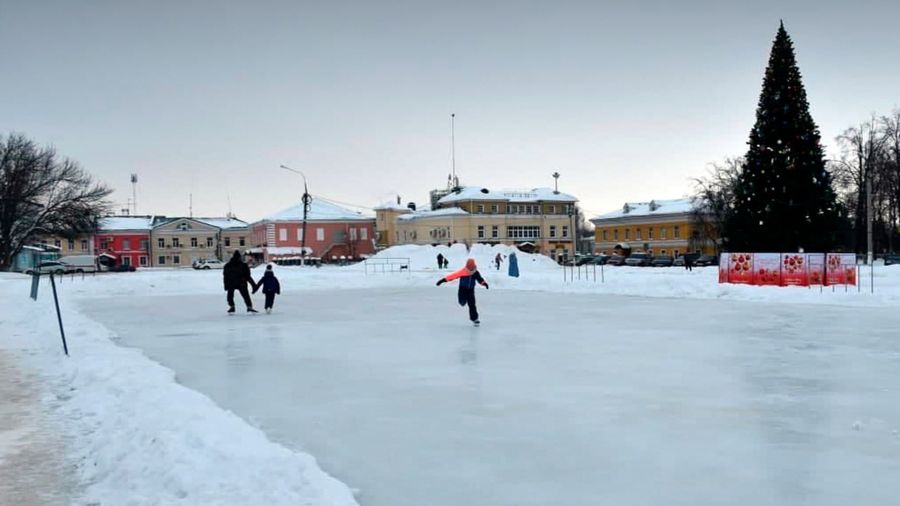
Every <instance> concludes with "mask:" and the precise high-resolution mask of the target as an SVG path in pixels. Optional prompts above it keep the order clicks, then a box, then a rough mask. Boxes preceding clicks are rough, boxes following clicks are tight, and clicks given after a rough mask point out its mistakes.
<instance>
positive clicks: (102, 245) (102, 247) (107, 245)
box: [56, 239, 109, 251]
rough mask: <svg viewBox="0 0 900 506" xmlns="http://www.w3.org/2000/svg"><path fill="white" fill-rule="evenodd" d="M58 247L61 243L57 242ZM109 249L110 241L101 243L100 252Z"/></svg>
mask: <svg viewBox="0 0 900 506" xmlns="http://www.w3.org/2000/svg"><path fill="white" fill-rule="evenodd" d="M56 247H57V248H58V247H59V241H56ZM108 249H109V239H103V240H102V241H100V250H101V251H106V250H108Z"/></svg>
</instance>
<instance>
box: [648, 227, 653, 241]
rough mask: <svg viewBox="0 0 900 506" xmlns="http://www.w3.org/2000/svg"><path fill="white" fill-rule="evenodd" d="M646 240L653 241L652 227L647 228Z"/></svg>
mask: <svg viewBox="0 0 900 506" xmlns="http://www.w3.org/2000/svg"><path fill="white" fill-rule="evenodd" d="M647 240H648V241H652V240H653V227H649V228H647Z"/></svg>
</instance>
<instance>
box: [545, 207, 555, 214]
mask: <svg viewBox="0 0 900 506" xmlns="http://www.w3.org/2000/svg"><path fill="white" fill-rule="evenodd" d="M547 214H556V206H555V205H553V206H550V207H549V208H548V211H547Z"/></svg>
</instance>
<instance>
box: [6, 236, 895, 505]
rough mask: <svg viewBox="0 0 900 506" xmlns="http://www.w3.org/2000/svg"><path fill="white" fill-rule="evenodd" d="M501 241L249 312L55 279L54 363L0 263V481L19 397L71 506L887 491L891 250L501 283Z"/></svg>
mask: <svg viewBox="0 0 900 506" xmlns="http://www.w3.org/2000/svg"><path fill="white" fill-rule="evenodd" d="M438 251H440V252H442V253H443V254H444V255H447V256H449V258H450V260H451V269H455V268H456V267H458V266H459V265H461V264H462V262H463V261H464V259H465V258H466V257H467V256H468V255H469V254H471V255H472V256H474V257H475V258H476V259H477V260H478V262H479V264H480V265H481V266H482V272H483V274H484V275H485V277H486V278H487V280H488V282H489V283H491V289H490V290H489V291H484V290H481V289H479V292H478V298H479V306H480V310H481V312H482V316H483V318H482V319H483V321H484V326H482V327H481V328H479V329H474V328H472V327H471V326H470V325H469V324H468V322H467V321H466V318H465V310H463V309H461V308H459V307H458V306H456V305H455V287H454V286H452V285H445V286H442V287H440V288H437V287H434V281H436V280H437V279H438V277H439V276H440V275H439V274H438V273H437V270H436V269H435V264H436V262H435V260H434V257H435V255H436V254H437V252H438ZM497 251H501V252H504V253H508V252H509V250H508V249H505V248H488V247H480V246H476V247H474V248H473V250H472V252H471V253H467V252H466V251H465V249H464V248H463V247H462V246H461V245H457V246H454V247H453V248H439V249H434V248H424V247H402V248H393V249H391V250H389V251H387V252H384V253H382V254H380V255H379V257H392V258H398V257H400V258H409V259H410V262H411V269H409V271H411V272H409V271H407V270H404V271H402V272H398V273H394V274H372V272H371V271H372V267H373V266H372V265H370V266H369V268H366V267H364V266H362V265H356V266H350V267H346V268H333V267H323V268H321V269H314V268H286V267H284V268H278V267H277V268H276V271H277V273H278V275H279V277H280V278H281V280H282V284H283V287H284V295H283V296H282V297H281V298H279V300H278V301H277V302H276V310H277V311H276V314H273V315H258V316H247V315H246V314H238V315H236V316H233V317H228V316H225V315H224V294H223V292H222V291H221V273H219V272H217V271H212V272H197V271H175V270H145V271H140V272H137V273H132V274H115V275H97V276H87V277H86V278H85V279H83V280H82V279H80V278H78V279H76V280H70V279H66V280H65V281H64V282H63V283H62V284H61V286H60V291H61V297H62V305H63V309H64V315H63V316H64V319H65V322H66V326H67V329H68V332H69V345H70V350H71V351H72V356H71V357H70V358H68V359H66V358H65V357H62V356H61V355H62V354H61V350H60V344H59V337H58V333H57V329H56V322H55V319H54V317H53V313H52V299H51V298H50V292H49V286H42V293H41V296H40V298H39V300H38V301H37V302H32V301H30V300H28V299H27V292H28V280H27V279H26V278H24V277H23V276H19V275H13V274H8V275H0V354H2V355H0V363H6V364H10V365H9V366H8V369H9V370H12V369H11V368H13V367H14V368H15V371H17V372H15V373H12V374H16V375H18V374H24V375H25V376H27V377H28V378H29V382H28V387H27V388H24V387H23V388H24V390H23V388H19V389H16V390H15V391H16V392H19V391H23V392H27V395H26V394H21V395H20V399H19V400H18V401H16V403H17V404H15V405H16V406H17V407H16V409H15V410H5V411H4V410H3V409H2V408H0V478H3V477H5V476H4V475H3V471H4V469H9V466H6V467H4V462H9V461H11V459H13V458H15V457H16V455H22V453H23V452H22V449H23V448H24V449H26V450H31V449H35V451H37V450H42V451H45V450H46V449H47V445H46V444H44V445H43V446H42V445H41V443H40V441H48V439H47V438H44V437H39V438H35V437H31V438H29V437H25V436H23V434H24V433H25V432H29V431H22V430H21V427H22V423H21V422H20V423H18V425H17V424H15V423H7V424H4V420H8V419H9V418H8V417H7V418H4V416H3V415H4V413H7V412H9V411H15V412H17V413H23V412H27V413H30V415H29V416H30V418H29V419H28V420H29V421H28V422H27V425H28V426H29V427H41V429H40V430H39V431H30V432H31V433H37V434H51V435H53V436H54V437H56V438H58V440H59V441H60V444H59V445H57V446H53V447H52V448H59V450H56V451H55V452H54V451H51V452H47V453H46V455H47V456H48V459H47V461H48V462H49V464H48V466H49V470H50V472H46V474H47V475H53V474H54V473H53V472H52V471H53V469H55V468H54V467H53V466H63V467H65V468H66V469H70V470H71V469H74V472H72V476H73V481H72V482H71V483H68V484H66V485H65V486H64V487H62V488H57V489H53V490H50V489H51V488H52V487H51V486H50V485H37V487H38V488H41V487H42V486H43V487H44V488H46V489H47V490H48V493H64V494H69V497H70V498H73V499H72V500H71V501H70V502H72V503H76V504H80V503H90V502H97V503H101V504H211V503H215V504H250V503H255V504H355V500H354V498H353V497H352V495H351V492H350V489H351V488H352V489H354V490H358V495H357V499H358V501H359V503H360V504H363V505H391V506H396V505H404V504H416V505H421V504H429V505H444V504H447V505H451V504H452V505H456V504H484V505H498V504H517V505H520V504H598V503H599V504H613V503H615V504H659V503H662V502H664V503H666V504H698V503H731V504H757V503H767V504H846V503H848V502H850V501H853V502H857V503H861V504H882V503H889V502H890V501H892V500H893V497H894V496H895V495H896V494H897V493H898V492H900V488H898V487H897V486H896V485H895V484H894V481H895V480H894V479H893V478H894V476H896V475H898V472H900V402H898V401H900V388H898V385H900V382H898V380H900V369H897V368H896V367H895V364H896V362H897V359H898V358H900V344H898V343H897V342H896V339H895V337H894V336H895V334H896V331H895V329H896V328H898V324H900V316H898V315H896V314H895V313H896V310H895V307H896V306H897V304H898V303H900V268H893V267H889V268H885V267H879V268H877V269H876V270H875V279H874V280H875V293H874V294H870V293H866V292H857V291H855V289H853V288H851V289H849V290H846V291H844V289H843V288H838V289H836V290H834V291H832V289H831V288H828V289H826V290H821V291H820V290H819V289H818V288H813V289H806V288H772V287H764V288H760V287H742V286H722V285H718V284H717V283H716V270H715V269H714V268H707V269H696V270H695V271H694V272H686V271H684V270H682V269H632V268H607V269H604V271H603V276H602V277H603V278H604V281H605V282H604V283H601V282H600V279H599V278H600V272H599V271H598V272H597V276H598V279H597V281H596V282H594V280H593V271H592V272H591V274H590V276H587V277H583V278H582V279H581V280H578V279H577V275H576V279H575V281H574V282H572V281H563V274H562V271H561V269H560V268H559V267H557V266H555V264H553V263H552V262H550V261H549V260H548V259H545V258H543V257H534V256H531V255H524V254H521V253H519V254H518V257H519V267H520V271H521V274H522V275H521V277H520V278H517V279H513V278H509V277H507V276H505V269H506V264H505V263H504V266H503V271H500V272H497V271H496V270H494V269H493V268H489V267H488V264H489V262H490V260H491V259H492V258H493V256H494V255H495V254H496V252H497ZM372 263H378V260H375V261H373V262H372ZM254 273H255V275H261V270H259V269H257V270H255V272H254ZM864 273H865V272H864ZM582 276H584V272H583V271H582ZM867 288H868V287H867ZM257 303H258V304H259V303H261V296H259V295H257ZM240 309H242V308H241V306H240V303H239V313H240ZM148 357H149V358H148ZM160 364H161V365H160ZM2 369H3V367H0V370H2ZM19 371H21V372H19ZM8 374H10V373H7V375H8ZM3 392H4V393H5V391H3ZM3 402H4V407H6V406H9V405H12V404H11V403H9V402H8V401H7V400H6V399H4V400H3ZM28 406H30V407H28ZM22 419H23V418H22V417H21V416H19V417H18V420H22ZM10 425H11V426H12V427H13V429H9V428H8V426H10ZM16 427H18V432H16ZM35 441H38V442H35ZM310 454H311V455H314V456H315V458H316V459H318V463H317V462H316V460H313V458H312V457H310V456H309V455H310ZM20 458H21V457H20ZM319 464H321V467H322V468H324V469H325V471H326V472H327V473H329V474H330V475H332V476H334V477H336V478H337V480H340V481H337V480H335V479H334V478H331V477H330V476H329V475H328V474H325V473H324V472H322V471H321V470H320V467H319ZM40 471H41V470H40V469H37V470H36V471H35V476H37V477H36V478H35V479H34V480H35V481H33V483H36V484H41V483H42V482H41V481H40V480H41V478H40V477H39V476H40ZM44 471H47V469H45V470H44ZM341 482H343V483H341ZM344 483H346V485H344ZM60 490H61V492H59V491H60ZM4 493H5V492H4V488H3V487H2V486H0V503H2V502H4V499H6V497H4V496H3V494H4ZM11 497H17V496H11ZM37 503H40V502H39V501H37Z"/></svg>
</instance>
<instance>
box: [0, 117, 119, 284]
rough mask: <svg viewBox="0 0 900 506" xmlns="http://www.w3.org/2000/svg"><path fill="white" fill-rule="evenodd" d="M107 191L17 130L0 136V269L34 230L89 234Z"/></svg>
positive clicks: (105, 205)
mask: <svg viewBox="0 0 900 506" xmlns="http://www.w3.org/2000/svg"><path fill="white" fill-rule="evenodd" d="M111 192H112V190H110V189H109V188H108V187H106V186H105V185H103V184H100V183H97V182H95V181H94V180H93V178H91V176H90V175H88V174H87V173H86V172H85V171H84V170H83V169H82V168H81V167H80V166H79V165H78V164H77V163H76V162H74V161H72V160H69V159H67V158H64V159H60V158H59V157H58V156H57V153H56V150H55V149H53V148H52V147H40V146H38V145H37V144H36V143H35V142H34V141H32V140H30V139H28V138H26V137H25V136H24V135H21V134H11V135H9V136H8V137H6V138H3V137H0V270H7V269H9V267H10V266H11V264H12V259H13V257H14V256H15V255H16V254H17V253H18V252H19V251H21V249H22V247H23V246H25V245H26V244H27V242H28V241H29V240H31V239H32V238H33V237H35V236H36V235H38V234H58V235H66V236H71V235H73V234H78V233H84V232H89V231H92V230H93V229H94V227H95V226H96V221H97V217H98V216H100V215H101V214H103V213H105V212H106V211H107V210H108V206H109V204H108V203H107V201H106V198H107V197H108V196H109V195H110V193H111Z"/></svg>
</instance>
